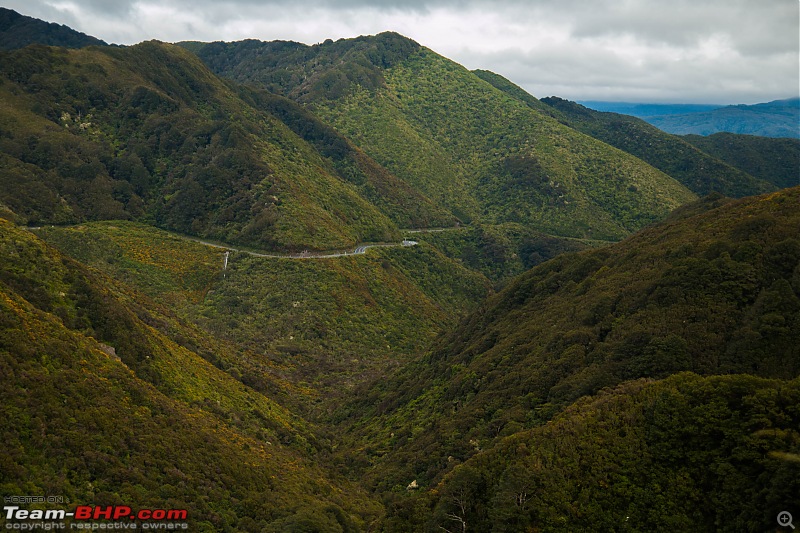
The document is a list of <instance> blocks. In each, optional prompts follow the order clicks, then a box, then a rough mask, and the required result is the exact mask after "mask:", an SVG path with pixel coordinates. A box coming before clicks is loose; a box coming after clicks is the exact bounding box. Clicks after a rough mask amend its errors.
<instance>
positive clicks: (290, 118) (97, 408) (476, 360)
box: [0, 10, 800, 533]
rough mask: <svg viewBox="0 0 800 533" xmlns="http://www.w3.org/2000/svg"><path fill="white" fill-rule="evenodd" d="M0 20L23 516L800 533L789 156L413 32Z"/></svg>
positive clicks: (0, 269) (798, 283)
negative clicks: (670, 128) (197, 33)
mask: <svg viewBox="0 0 800 533" xmlns="http://www.w3.org/2000/svg"><path fill="white" fill-rule="evenodd" d="M0 20H3V21H5V22H3V26H2V28H3V29H2V30H1V31H0V41H2V42H5V43H7V44H6V46H8V47H9V48H12V50H8V51H0V257H2V258H3V259H2V260H0V397H1V398H2V401H0V442H3V444H4V446H3V453H2V454H0V480H2V482H1V483H0V485H2V487H3V492H4V494H10V495H14V494H17V495H19V494H56V495H64V496H65V497H66V498H67V499H68V501H69V502H70V503H71V504H72V503H77V504H81V505H82V504H86V505H102V506H105V505H110V504H116V503H120V502H121V503H124V504H125V505H130V506H131V508H138V509H148V508H150V509H156V508H157V509H169V508H171V509H183V510H186V512H187V526H189V525H190V526H191V530H192V531H231V532H233V531H244V532H249V533H255V532H267V533H283V532H286V531H326V532H348V533H353V532H359V531H392V532H394V531H442V530H446V531H447V530H449V531H454V530H459V531H465V530H467V531H494V532H500V531H562V530H570V531H598V530H599V531H614V530H626V531H628V530H630V531H645V530H648V531H649V530H657V531H660V530H679V531H697V530H702V531H705V530H728V529H726V528H727V527H729V528H730V530H735V531H769V530H771V529H774V523H775V517H776V515H777V514H778V513H779V512H780V511H784V510H785V511H788V512H791V513H794V514H795V516H800V508H798V507H796V506H793V504H792V502H794V501H796V497H795V495H796V494H798V493H800V476H798V475H797V473H798V470H797V469H798V465H800V435H799V434H798V433H797V428H798V427H800V410H799V409H798V405H800V377H798V376H800V349H798V347H799V346H800V240H798V235H797V228H798V226H799V225H800V210H799V209H798V206H800V187H795V188H785V189H782V187H785V186H790V185H796V184H797V181H796V173H795V174H792V171H793V170H796V169H797V167H798V155H800V139H785V138H784V139H770V138H766V137H755V136H751V135H738V134H717V135H712V136H708V137H697V136H685V137H679V136H676V135H672V134H669V133H665V132H663V131H661V130H659V129H658V128H656V127H654V126H652V125H650V124H648V123H646V122H645V121H643V120H641V119H638V118H635V117H632V116H629V115H621V114H617V113H608V112H599V111H593V110H591V109H588V108H587V107H584V106H581V105H579V104H576V103H574V102H569V101H567V100H562V99H558V98H545V99H542V100H539V99H537V98H535V97H534V96H532V95H530V94H528V93H527V92H525V91H524V90H523V89H521V88H520V87H518V86H517V85H515V84H514V83H513V82H511V81H510V80H507V79H505V78H503V77H502V76H499V75H497V74H494V73H491V72H488V71H469V70H468V69H466V68H464V67H463V66H461V65H458V64H457V63H455V62H453V61H450V60H449V59H447V58H445V57H442V56H441V55H439V54H437V53H435V52H434V51H432V50H430V49H428V48H425V47H424V46H422V45H420V44H418V43H416V42H414V41H412V40H410V39H408V38H406V37H403V36H402V35H399V34H397V33H391V32H386V33H381V34H379V35H375V36H366V37H357V38H354V39H340V40H338V41H335V42H334V41H333V40H327V41H325V42H323V43H320V44H317V45H313V46H307V45H304V44H301V43H292V42H262V41H257V40H248V41H240V42H236V43H224V42H213V43H202V42H188V43H180V45H179V46H176V45H173V44H167V43H161V42H158V41H148V42H143V43H139V44H137V45H133V46H125V47H120V46H104V45H103V43H102V41H100V40H99V39H93V38H89V37H87V36H85V35H82V34H80V33H79V32H75V31H73V30H70V29H69V28H65V27H60V26H57V25H51V24H48V23H45V22H42V21H36V20H34V19H30V18H28V17H24V16H21V15H19V14H17V13H15V12H12V11H10V10H0ZM20 28H23V30H21V29H20ZM56 34H57V35H58V37H57V38H56V39H55V40H54V35H56ZM56 44H60V45H61V46H54V45H56ZM86 44H94V45H97V46H89V47H85V45H86ZM68 47H69V48H81V49H68ZM712 112H713V111H712ZM756 195H758V196H756ZM699 197H702V198H699ZM726 197H737V198H739V199H731V198H726ZM404 238H405V239H408V238H413V239H414V240H415V241H417V242H418V245H417V246H410V247H399V246H398V247H375V248H370V250H369V251H368V252H367V253H365V254H358V255H356V254H347V255H344V256H339V257H335V258H334V257H329V258H325V259H322V258H319V257H313V254H312V255H311V256H309V255H308V254H304V255H303V258H297V259H290V258H285V257H274V256H264V255H261V256H257V255H254V254H250V253H245V251H246V250H249V251H284V252H290V251H302V250H330V249H346V248H347V249H352V248H353V246H355V245H356V244H357V243H363V242H367V241H369V242H383V243H389V242H394V243H397V242H400V241H401V240H402V239H404ZM612 241H614V242H612ZM3 520H4V519H0V523H6V525H7V526H13V525H14V524H11V523H9V522H8V520H6V522H3ZM125 522H126V524H127V522H128V521H127V520H126V521H125ZM131 524H134V523H133V522H131ZM467 524H469V527H468V528H467Z"/></svg>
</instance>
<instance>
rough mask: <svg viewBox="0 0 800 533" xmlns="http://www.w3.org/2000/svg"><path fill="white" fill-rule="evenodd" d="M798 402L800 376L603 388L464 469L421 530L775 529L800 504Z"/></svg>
mask: <svg viewBox="0 0 800 533" xmlns="http://www.w3.org/2000/svg"><path fill="white" fill-rule="evenodd" d="M799 406H800V380H798V379H795V380H793V381H788V382H787V381H780V380H767V379H762V378H756V377H753V376H746V375H735V376H715V377H705V378H704V377H700V376H698V375H696V374H691V373H681V374H677V375H674V376H671V377H670V378H667V379H665V380H663V381H651V380H637V381H631V382H627V383H625V384H623V385H620V386H619V387H616V388H614V389H605V390H603V391H602V392H600V393H599V394H598V395H597V396H595V397H587V398H583V399H581V400H579V401H577V402H576V403H575V404H573V405H572V406H570V407H569V408H568V409H567V410H565V411H564V412H563V413H561V414H559V415H558V416H556V417H555V418H554V419H553V421H551V422H550V423H548V424H546V425H544V426H542V427H539V428H536V429H533V430H530V431H523V432H519V433H517V434H515V435H514V436H512V437H509V438H507V439H503V440H502V441H501V442H500V443H498V445H497V446H496V447H495V448H494V449H492V450H491V451H489V452H486V453H483V454H478V455H477V456H475V457H474V458H473V459H471V460H469V461H467V462H466V463H464V464H462V465H459V466H458V467H456V468H455V469H454V470H453V471H452V472H451V473H450V474H449V475H448V476H447V477H446V478H445V480H444V481H443V482H442V483H441V484H440V485H439V486H438V487H437V491H436V492H435V493H432V494H431V498H430V500H429V501H427V502H425V509H426V512H425V513H424V514H423V519H422V520H419V522H417V526H416V527H415V529H413V531H423V530H424V531H437V530H439V531H440V530H441V529H439V528H441V527H443V528H446V529H447V530H449V531H462V529H460V527H461V525H462V524H466V525H467V528H466V530H467V531H487V532H488V531H492V532H500V531H503V532H518V531H565V530H568V531H587V532H588V531H731V532H738V531H773V530H774V529H775V519H776V517H777V516H778V513H780V512H781V511H785V510H789V511H790V512H792V513H797V512H798V511H799V510H800V506H799V505H798V504H797V494H798V493H799V492H800V480H799V479H798V474H800V433H798V431H797V428H798V424H800V409H799V408H798V407H799ZM411 512H413V509H412V510H411ZM388 523H389V524H391V525H389V527H388V529H389V530H391V531H403V530H411V529H406V528H407V523H406V522H405V521H404V520H397V521H394V522H388Z"/></svg>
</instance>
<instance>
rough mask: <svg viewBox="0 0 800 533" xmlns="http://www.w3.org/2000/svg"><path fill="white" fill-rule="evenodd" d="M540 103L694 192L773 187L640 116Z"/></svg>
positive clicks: (733, 193) (736, 192)
mask: <svg viewBox="0 0 800 533" xmlns="http://www.w3.org/2000/svg"><path fill="white" fill-rule="evenodd" d="M542 102H543V103H545V104H547V105H549V106H552V107H553V109H556V110H558V111H559V112H560V113H561V117H562V120H563V122H564V123H566V124H567V125H569V126H570V127H572V128H575V129H576V130H578V131H582V132H583V133H586V134H587V135H591V136H592V137H595V138H596V139H599V140H601V141H603V142H606V143H608V144H610V145H612V146H615V147H617V148H619V149H620V150H624V151H626V152H628V153H630V154H633V155H635V156H636V157H638V158H640V159H642V160H644V161H647V162H648V163H650V164H651V165H653V166H654V167H656V168H657V169H659V170H661V171H662V172H664V173H665V174H668V175H670V176H672V177H673V178H675V179H676V180H678V181H679V182H681V183H683V184H684V185H685V186H686V187H688V188H689V189H691V190H692V191H693V192H695V193H697V194H700V195H706V194H709V193H711V192H718V193H721V194H724V195H725V196H730V197H732V198H740V197H742V196H753V195H756V194H762V193H765V192H769V191H772V190H775V187H774V186H773V185H771V182H764V181H762V180H761V179H757V178H755V177H753V176H751V175H749V174H747V173H746V172H744V171H742V170H739V168H738V167H736V168H735V167H733V166H731V165H729V164H726V163H723V162H722V161H720V160H719V159H717V158H715V157H712V156H710V155H708V154H706V153H704V152H702V151H700V150H699V149H697V148H696V147H695V146H694V145H692V144H690V143H688V142H686V141H685V140H683V139H682V138H680V137H677V136H675V135H670V134H668V133H664V132H663V131H661V130H659V129H658V128H656V127H655V126H651V125H650V124H648V123H647V122H645V121H644V120H641V119H638V118H634V117H630V116H627V115H618V114H615V113H601V112H599V111H592V110H591V109H588V108H586V107H583V106H581V105H580V104H576V103H575V102H570V101H568V100H562V99H560V98H556V97H550V98H543V99H542Z"/></svg>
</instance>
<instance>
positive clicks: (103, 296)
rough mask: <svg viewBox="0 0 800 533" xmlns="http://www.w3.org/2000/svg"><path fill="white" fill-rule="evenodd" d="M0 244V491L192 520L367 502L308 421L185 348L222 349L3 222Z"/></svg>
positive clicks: (317, 517)
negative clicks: (330, 464)
mask: <svg viewBox="0 0 800 533" xmlns="http://www.w3.org/2000/svg"><path fill="white" fill-rule="evenodd" d="M0 253H2V256H3V257H4V261H3V262H2V263H0V366H2V368H3V372H2V373H0V376H2V377H1V378H0V388H2V391H3V402H2V405H1V406H0V410H2V414H3V416H2V422H0V433H1V434H2V437H3V442H4V454H3V460H2V464H1V465H0V468H1V469H2V472H3V475H2V486H3V490H4V491H7V493H9V494H23V493H26V492H28V491H34V492H36V493H42V494H44V493H52V494H58V495H62V496H64V497H65V498H66V499H67V500H68V501H69V503H71V504H82V503H91V504H98V505H106V504H120V503H124V504H125V505H130V506H132V507H135V508H148V507H149V508H165V507H170V506H171V507H172V508H176V509H181V508H185V509H187V510H188V511H189V516H188V522H189V523H190V526H191V529H192V530H195V531H222V530H244V531H262V530H264V528H267V530H269V528H270V527H271V525H272V526H275V527H276V529H277V530H281V528H280V527H279V526H278V524H282V525H287V526H289V525H291V523H292V522H307V523H314V524H316V527H319V528H322V527H331V526H330V524H336V523H339V524H340V529H347V528H352V527H356V526H357V525H358V524H361V525H363V524H364V522H365V521H369V520H372V518H371V517H374V515H375V514H376V513H377V512H378V511H377V506H376V505H375V504H374V503H372V502H371V501H370V499H369V497H368V496H367V495H365V494H364V493H362V492H360V490H359V489H358V488H357V487H355V486H352V485H350V484H349V483H347V482H345V481H343V480H341V479H338V478H337V477H336V476H332V475H330V474H329V473H328V472H326V471H325V469H324V466H323V465H322V463H323V462H324V461H323V460H322V459H323V457H324V456H325V455H326V453H327V452H326V446H325V444H324V443H320V442H318V441H317V439H316V437H315V433H314V430H313V428H312V427H311V426H310V425H308V424H307V423H305V422H304V421H303V420H302V419H301V418H299V417H297V416H295V415H293V414H292V413H291V412H289V411H287V410H286V409H285V408H283V407H282V406H280V405H279V404H277V403H276V402H274V401H273V400H271V399H270V398H268V397H267V396H265V395H264V394H261V393H259V392H256V391H255V390H253V389H251V388H248V387H245V386H244V385H243V384H242V383H240V382H239V381H237V380H236V379H234V378H233V377H232V376H231V375H229V374H227V373H225V372H223V371H221V370H220V369H218V368H216V367H215V366H213V365H212V364H210V363H209V362H207V361H205V360H204V359H203V358H201V357H200V356H199V355H198V352H207V353H217V354H219V355H218V356H219V357H220V358H221V359H223V360H224V359H226V358H228V357H230V356H231V353H232V352H235V351H236V349H235V348H232V347H230V346H225V345H224V344H221V343H219V342H217V341H216V340H214V339H211V338H209V337H208V336H206V335H204V334H202V333H201V332H199V331H198V330H196V329H195V328H192V327H190V326H188V325H186V324H184V323H182V322H181V321H180V320H179V319H178V318H177V317H175V316H174V315H172V314H170V312H169V311H168V310H165V309H164V308H160V307H159V306H157V305H156V304H154V303H153V302H152V301H149V300H148V299H147V298H146V297H144V296H143V295H141V294H137V293H135V292H133V291H130V289H128V288H126V287H124V286H122V285H120V284H119V283H117V282H115V281H113V280H111V279H109V278H107V277H105V276H103V275H100V274H99V273H97V272H96V271H92V270H90V269H88V268H86V267H84V266H81V265H80V264H79V263H76V262H75V261H73V260H71V259H68V258H67V257H65V256H62V255H61V254H59V253H58V252H56V251H55V250H54V249H52V248H50V247H48V246H46V245H45V244H44V243H43V242H42V241H41V240H39V239H37V238H36V237H34V236H33V235H32V234H31V233H29V232H27V231H24V230H21V229H19V228H15V227H13V226H12V225H11V224H9V223H8V222H6V221H3V220H0ZM187 346H190V347H187ZM263 379H265V380H273V381H277V378H276V377H274V376H269V375H264V376H263ZM312 456H313V460H312Z"/></svg>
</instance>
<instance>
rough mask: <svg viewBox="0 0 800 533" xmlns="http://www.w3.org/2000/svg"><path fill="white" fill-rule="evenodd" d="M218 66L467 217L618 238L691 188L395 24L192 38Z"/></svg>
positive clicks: (659, 214) (660, 213)
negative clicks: (379, 30) (330, 36)
mask: <svg viewBox="0 0 800 533" xmlns="http://www.w3.org/2000/svg"><path fill="white" fill-rule="evenodd" d="M191 47H192V49H193V50H195V51H197V53H198V54H199V55H200V57H201V58H202V59H203V61H205V62H206V64H208V65H209V66H210V68H211V69H212V70H214V71H215V72H217V73H219V74H221V75H224V76H226V77H230V78H232V79H234V80H237V81H239V82H243V83H248V84H253V85H256V86H260V87H265V88H268V89H269V90H272V91H275V92H278V93H280V94H283V95H285V96H288V97H290V98H293V99H296V100H298V101H301V102H303V103H307V104H309V105H310V106H312V109H313V110H314V111H315V112H316V113H317V114H318V115H319V116H321V117H322V118H323V119H324V120H326V121H327V122H329V123H330V124H332V125H333V126H334V127H335V128H336V129H337V130H338V131H340V132H341V133H343V134H344V135H346V136H347V137H348V138H350V139H352V140H353V141H354V142H355V143H356V144H357V145H358V146H359V147H361V148H362V149H363V150H364V151H365V152H366V153H367V154H369V155H370V156H372V157H373V158H374V159H376V160H377V161H378V162H379V163H381V164H383V165H384V166H385V167H386V168H388V169H389V170H391V171H392V172H393V173H394V174H396V175H397V176H399V177H400V178H402V179H404V180H405V181H406V182H408V183H409V184H411V185H412V186H413V187H415V188H416V189H418V190H421V191H423V192H424V193H425V194H426V195H427V196H428V197H429V198H431V199H432V200H433V201H434V202H436V203H437V204H438V205H441V206H445V207H447V208H448V209H449V210H450V211H451V212H452V213H453V214H454V215H456V216H457V217H459V218H460V219H461V220H462V221H465V222H466V221H477V220H480V221H481V222H482V223H484V224H502V223H506V222H516V223H521V224H523V225H524V226H526V227H527V228H528V229H538V230H540V231H543V232H545V233H552V234H557V235H564V236H570V237H593V238H615V239H617V238H620V237H622V236H624V235H626V234H628V233H629V232H630V231H633V230H635V229H638V228H640V227H642V226H644V225H646V224H648V223H650V222H652V221H654V220H657V219H660V218H662V217H663V216H665V215H666V213H667V212H668V211H669V209H671V208H673V207H675V206H677V205H680V204H681V203H684V202H686V201H688V200H690V199H692V198H693V195H692V194H691V193H690V192H688V191H687V190H686V189H684V188H683V187H681V186H680V185H678V184H677V183H675V182H674V181H673V180H671V179H670V178H668V177H666V176H665V175H664V174H662V173H660V172H658V171H656V170H655V169H653V168H652V167H650V166H648V165H647V164H644V163H643V162H641V161H640V160H638V159H636V158H633V157H631V156H629V155H627V154H624V153H622V152H620V151H617V150H615V149H613V148H611V147H609V146H608V145H605V144H603V143H600V142H598V141H596V140H594V139H591V138H589V137H587V136H584V135H581V134H579V133H577V132H575V131H574V130H572V129H570V128H567V127H564V126H562V125H560V124H559V123H558V122H557V121H555V120H553V119H550V118H548V117H544V116H542V114H540V113H537V112H535V111H534V110H532V109H530V108H528V107H527V106H526V105H525V104H523V103H522V102H520V101H519V100H517V99H516V98H512V97H510V96H508V95H506V94H504V93H503V92H502V91H499V90H497V89H495V88H494V87H492V86H491V85H490V84H489V83H486V82H485V81H483V80H481V79H480V78H479V77H477V76H476V75H474V74H473V73H470V72H469V71H467V70H466V69H464V68H463V67H461V66H459V65H457V64H455V63H453V62H451V61H449V60H447V59H445V58H443V57H441V56H438V55H436V54H435V53H433V52H431V51H430V50H427V49H425V48H422V47H420V46H419V45H418V44H417V43H415V42H413V41H410V40H408V39H406V38H404V37H402V36H400V35H397V34H394V33H383V34H380V35H377V36H374V37H359V38H357V39H351V40H344V39H343V40H339V41H337V42H332V41H329V42H325V43H322V44H319V45H314V46H310V47H308V46H304V45H301V44H298V43H283V42H274V43H261V42H258V41H242V42H238V43H210V44H206V45H201V44H198V43H193V44H192V46H191Z"/></svg>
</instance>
